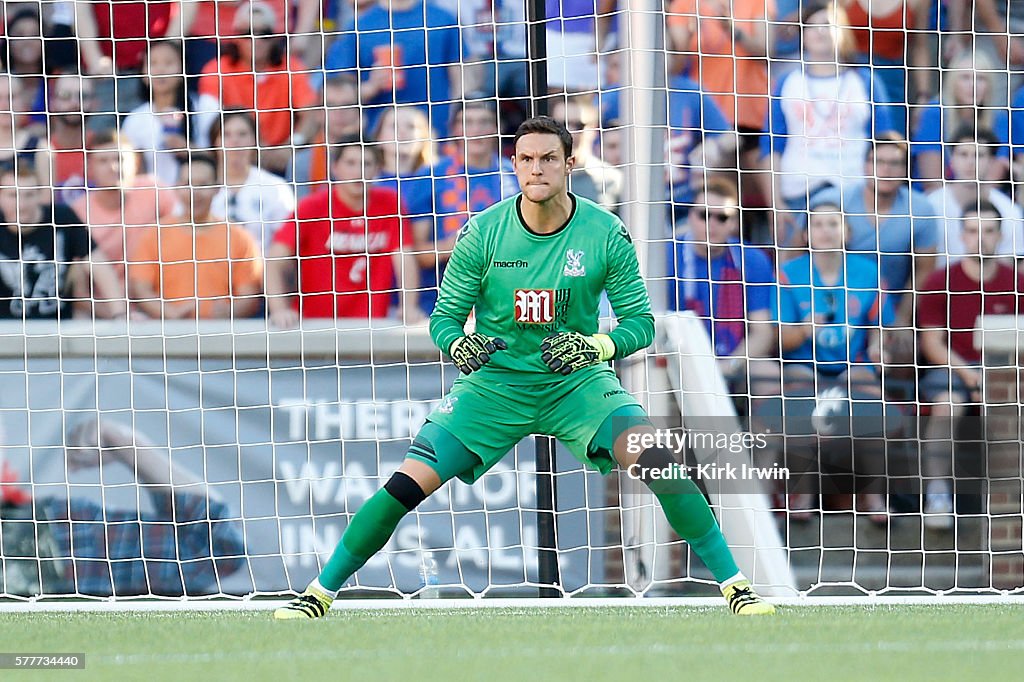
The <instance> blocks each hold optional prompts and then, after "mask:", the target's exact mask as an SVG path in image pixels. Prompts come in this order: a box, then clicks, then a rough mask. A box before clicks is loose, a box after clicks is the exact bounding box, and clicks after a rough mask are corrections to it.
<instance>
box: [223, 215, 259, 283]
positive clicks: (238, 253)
mask: <svg viewBox="0 0 1024 682" xmlns="http://www.w3.org/2000/svg"><path fill="white" fill-rule="evenodd" d="M228 230H229V233H230V239H231V261H230V264H231V286H232V293H235V292H238V291H241V290H243V289H245V288H246V287H250V286H255V287H256V288H257V289H259V288H261V287H262V285H263V261H262V259H260V254H259V249H258V248H257V246H256V240H255V239H253V237H252V235H251V234H249V233H248V232H246V231H245V229H244V228H242V227H239V226H238V225H231V226H229V228H228Z"/></svg>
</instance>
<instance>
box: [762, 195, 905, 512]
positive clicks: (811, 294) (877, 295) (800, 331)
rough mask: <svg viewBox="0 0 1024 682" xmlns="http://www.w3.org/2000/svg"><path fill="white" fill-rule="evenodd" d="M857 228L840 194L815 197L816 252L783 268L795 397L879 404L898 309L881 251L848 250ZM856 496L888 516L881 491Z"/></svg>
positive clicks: (782, 303) (789, 375)
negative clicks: (883, 283) (883, 276)
mask: <svg viewBox="0 0 1024 682" xmlns="http://www.w3.org/2000/svg"><path fill="white" fill-rule="evenodd" d="M851 234H852V230H851V229H850V226H848V225H847V223H846V221H845V220H844V218H843V213H842V210H841V208H840V206H839V203H838V202H835V201H826V200H821V199H819V198H817V197H815V198H812V199H811V206H810V213H809V220H808V237H809V240H808V241H809V245H810V252H809V253H805V254H803V255H801V256H798V257H797V258H795V259H793V260H791V261H789V262H788V263H786V264H785V265H784V266H783V267H782V270H781V271H780V273H779V321H780V325H781V335H780V339H781V343H782V363H783V367H784V370H783V379H784V381H785V393H786V395H787V396H791V397H793V396H814V395H815V394H816V393H817V395H818V396H819V397H820V398H821V400H820V401H819V406H820V404H821V403H822V402H825V399H827V398H833V399H834V400H837V401H842V400H845V399H846V398H847V397H850V398H853V399H854V401H858V402H864V401H875V403H876V404H877V401H878V399H879V398H880V397H881V395H882V390H881V371H880V370H881V368H880V364H879V363H880V362H881V358H882V353H881V331H882V327H883V326H888V325H891V324H892V323H893V320H894V314H893V310H892V308H891V306H890V305H889V302H888V299H887V297H886V296H885V295H884V294H883V293H882V290H881V287H880V280H879V272H878V266H877V265H876V264H875V262H874V259H872V258H869V257H867V256H863V255H860V254H855V253H849V252H848V251H847V248H846V246H847V244H848V240H849V237H850V235H851ZM787 403H788V404H789V405H790V407H788V408H787V416H794V415H793V412H795V411H796V410H795V403H794V402H791V401H787ZM850 407H851V412H852V407H853V405H851V406H850ZM854 416H857V415H856V413H854ZM816 426H817V425H816ZM818 428H819V429H820V427H818ZM821 431H824V429H820V430H819V433H821ZM822 435H824V434H822ZM867 450H871V454H874V455H877V454H878V452H877V451H876V450H872V449H871V448H867ZM862 461H863V460H862ZM876 462H877V460H876ZM875 471H878V469H875ZM876 483H877V480H876ZM801 495H802V497H801V498H799V499H797V500H795V501H793V500H791V502H795V506H796V508H797V509H806V508H808V506H809V501H810V500H809V499H808V498H807V495H806V493H801ZM857 497H858V507H859V508H860V510H862V511H866V512H870V513H872V514H873V516H872V520H873V521H875V522H883V523H884V521H885V517H884V515H883V514H884V512H885V501H884V500H883V499H882V497H881V495H879V494H878V493H877V492H872V493H862V494H859V495H858V496H857Z"/></svg>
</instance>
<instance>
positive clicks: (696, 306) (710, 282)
mask: <svg viewBox="0 0 1024 682" xmlns="http://www.w3.org/2000/svg"><path fill="white" fill-rule="evenodd" d="M687 227H688V231H687V232H685V233H680V234H679V235H678V236H677V238H676V239H675V240H673V243H672V244H671V249H670V251H669V259H668V261H669V262H668V285H669V291H668V307H669V310H690V311H692V312H693V313H694V314H695V315H697V316H698V317H700V318H701V319H702V320H703V321H704V325H705V328H706V329H707V332H708V336H709V337H710V338H711V343H712V345H713V346H714V348H715V354H716V355H717V356H718V359H719V368H720V370H721V371H722V374H723V376H725V377H726V378H727V379H728V380H730V381H731V382H733V383H734V385H738V386H740V387H744V386H748V385H749V387H750V392H751V393H755V394H758V395H778V393H779V386H778V377H779V369H778V363H777V362H776V361H774V360H771V359H769V358H771V357H772V356H774V355H775V346H776V338H777V334H776V324H775V322H776V320H777V319H778V315H777V304H776V284H775V275H774V271H773V268H772V264H771V261H769V259H768V257H767V256H766V255H765V254H764V253H763V252H762V251H761V250H760V249H758V248H756V247H753V246H748V245H745V244H741V243H740V242H739V241H738V235H739V231H740V207H739V192H738V191H737V189H736V186H735V185H734V184H732V183H729V182H726V181H724V180H721V179H715V180H712V181H710V182H709V183H708V184H707V186H706V187H705V188H704V189H702V190H700V191H698V192H697V194H696V196H694V200H693V204H692V205H691V207H690V217H689V220H688V221H687ZM748 372H749V374H748ZM748 377H749V381H748Z"/></svg>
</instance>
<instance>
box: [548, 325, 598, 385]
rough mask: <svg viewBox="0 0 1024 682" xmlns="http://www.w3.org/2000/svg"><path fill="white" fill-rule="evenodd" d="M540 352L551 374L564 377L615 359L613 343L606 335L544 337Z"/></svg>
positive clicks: (564, 333) (560, 333)
mask: <svg viewBox="0 0 1024 682" xmlns="http://www.w3.org/2000/svg"><path fill="white" fill-rule="evenodd" d="M540 350H541V356H540V359H541V360H542V361H543V362H544V364H546V365H547V366H548V368H549V369H550V370H551V371H552V372H558V373H559V374H563V375H564V374H572V373H573V372H574V371H576V370H578V369H582V368H583V367H589V366H590V365H596V364H598V363H599V362H607V361H608V360H611V359H612V358H613V357H615V342H614V341H612V340H611V337H609V336H608V335H607V334H594V335H593V336H585V335H583V334H580V333H579V332H558V333H557V334H551V335H549V336H546V337H544V343H542V344H540Z"/></svg>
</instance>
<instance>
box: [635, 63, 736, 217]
mask: <svg viewBox="0 0 1024 682" xmlns="http://www.w3.org/2000/svg"><path fill="white" fill-rule="evenodd" d="M616 94H618V93H616ZM736 143H737V139H736V132H735V130H734V129H733V127H732V124H730V123H729V121H728V120H727V119H726V118H725V115H724V114H723V113H722V110H721V109H720V108H719V107H718V104H717V103H715V100H714V98H712V97H711V96H710V95H705V94H703V93H702V92H701V90H700V84H699V83H697V82H696V81H694V80H692V79H691V78H688V77H686V76H676V77H674V78H673V79H672V80H671V82H670V83H669V89H668V145H667V154H668V164H667V165H666V173H667V175H668V178H667V179H668V183H669V189H670V193H671V196H672V205H673V209H675V210H676V211H677V212H680V209H682V211H681V212H680V213H681V215H680V214H677V215H676V218H677V219H676V221H675V222H678V221H679V219H685V217H686V214H685V210H686V209H685V207H686V206H687V205H689V204H690V203H692V202H693V198H694V192H695V191H696V190H697V189H698V188H700V187H701V186H702V185H703V184H704V183H705V182H706V181H707V179H708V178H707V177H706V176H705V169H708V168H722V167H725V166H727V165H728V161H729V159H730V158H731V160H732V167H735V164H736ZM694 171H696V173H695V172H694Z"/></svg>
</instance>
